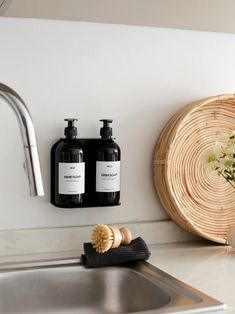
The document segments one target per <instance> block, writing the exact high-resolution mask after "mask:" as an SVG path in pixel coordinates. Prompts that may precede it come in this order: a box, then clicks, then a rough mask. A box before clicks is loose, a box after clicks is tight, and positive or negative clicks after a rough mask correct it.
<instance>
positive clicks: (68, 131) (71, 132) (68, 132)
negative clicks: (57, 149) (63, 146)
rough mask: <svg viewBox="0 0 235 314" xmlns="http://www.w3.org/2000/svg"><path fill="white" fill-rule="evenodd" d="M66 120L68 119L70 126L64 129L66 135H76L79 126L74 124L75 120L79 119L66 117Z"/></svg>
mask: <svg viewBox="0 0 235 314" xmlns="http://www.w3.org/2000/svg"><path fill="white" fill-rule="evenodd" d="M64 121H68V126H67V127H66V128H65V129H64V135H65V136H66V137H76V136H77V128H76V127H75V126H74V121H78V119H64Z"/></svg>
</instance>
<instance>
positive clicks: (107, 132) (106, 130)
mask: <svg viewBox="0 0 235 314" xmlns="http://www.w3.org/2000/svg"><path fill="white" fill-rule="evenodd" d="M100 121H101V122H103V127H102V128H101V129H100V135H101V137H102V138H109V137H111V136H112V135H113V131H112V128H111V127H110V126H109V124H110V123H112V122H113V120H110V119H101V120H100Z"/></svg>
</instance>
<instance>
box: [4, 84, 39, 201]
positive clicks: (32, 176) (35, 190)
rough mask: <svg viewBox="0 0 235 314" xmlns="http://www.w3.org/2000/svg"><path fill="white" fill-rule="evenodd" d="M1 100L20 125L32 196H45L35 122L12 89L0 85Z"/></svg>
mask: <svg viewBox="0 0 235 314" xmlns="http://www.w3.org/2000/svg"><path fill="white" fill-rule="evenodd" d="M0 98H2V99H3V100H5V102H6V103H7V104H8V105H10V107H11V108H12V109H13V111H14V112H15V114H16V116H17V118H18V122H19V124H20V131H21V136H22V140H23V145H24V152H25V170H26V173H27V176H28V180H29V189H30V195H31V196H43V195H44V191H43V184H42V175H41V168H40V162H39V155H38V148H37V141H36V135H35V131H34V126H33V122H32V119H31V116H30V113H29V110H28V108H27V106H26V105H25V103H24V101H23V100H22V98H21V97H20V96H19V95H18V94H17V93H16V92H15V91H14V90H13V89H11V88H10V87H8V86H6V85H4V84H2V83H0Z"/></svg>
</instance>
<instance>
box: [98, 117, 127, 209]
mask: <svg viewBox="0 0 235 314" xmlns="http://www.w3.org/2000/svg"><path fill="white" fill-rule="evenodd" d="M100 121H101V122H103V127H102V128H101V129H100V135H101V141H100V143H101V144H100V145H99V147H98V150H97V155H96V201H97V203H98V204H99V205H104V206H109V205H117V204H119V201H120V160H121V151H120V148H119V146H118V144H117V143H115V142H114V140H113V139H112V128H111V127H110V123H112V122H113V120H109V119H102V120H100Z"/></svg>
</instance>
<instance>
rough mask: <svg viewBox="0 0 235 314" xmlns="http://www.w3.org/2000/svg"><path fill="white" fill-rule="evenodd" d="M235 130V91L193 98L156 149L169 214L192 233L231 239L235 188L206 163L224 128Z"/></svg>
mask: <svg viewBox="0 0 235 314" xmlns="http://www.w3.org/2000/svg"><path fill="white" fill-rule="evenodd" d="M233 130H235V96H234V95H233V94H231V95H220V96H216V97H210V98H206V99H202V100H199V101H196V102H194V103H191V104H189V105H187V106H185V107H183V108H182V109H180V110H179V111H178V112H176V114H175V115H174V116H173V117H172V118H171V119H170V120H169V122H168V123H167V124H166V126H165V128H164V129H163V131H162V132H161V134H160V136H159V138H158V140H157V144H156V147H155V152H154V160H153V172H154V184H155V188H156V190H157V193H158V196H159V199H160V201H161V203H162V205H163V207H164V208H165V210H166V211H167V213H168V214H169V216H170V217H171V218H172V219H173V220H174V221H175V222H176V223H177V224H178V225H180V226H181V227H183V228H184V229H186V230H188V231H189V232H191V233H193V234H196V235H199V236H201V237H204V238H206V239H209V240H212V241H214V242H218V243H227V232H228V229H229V228H230V227H231V225H235V189H234V188H233V187H232V186H231V185H230V184H228V182H226V180H225V179H224V178H223V177H221V176H218V174H217V173H216V172H215V171H214V172H213V171H207V170H206V169H205V167H204V165H203V162H202V160H203V154H205V152H206V151H207V150H208V149H209V148H210V147H212V146H213V145H214V143H215V141H216V140H218V139H219V138H220V136H221V134H222V133H229V132H231V131H233Z"/></svg>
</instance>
